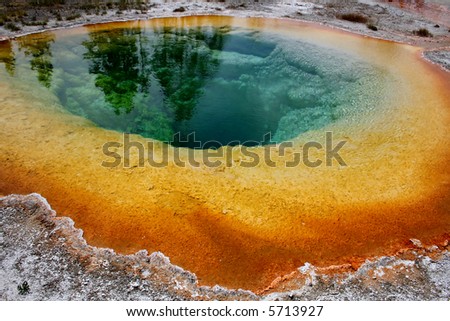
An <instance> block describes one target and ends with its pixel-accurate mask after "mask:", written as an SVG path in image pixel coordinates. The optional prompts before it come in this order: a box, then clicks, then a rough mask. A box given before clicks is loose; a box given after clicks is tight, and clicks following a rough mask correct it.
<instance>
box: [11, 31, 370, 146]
mask: <svg viewBox="0 0 450 321" xmlns="http://www.w3.org/2000/svg"><path fill="white" fill-rule="evenodd" d="M87 30H88V32H87V34H81V35H70V36H65V37H60V38H56V37H55V35H53V34H51V33H49V34H43V35H42V36H41V37H33V38H30V39H28V40H27V39H26V38H23V39H22V40H21V41H19V43H18V48H19V50H18V51H20V52H22V54H23V60H24V61H26V63H27V64H29V65H30V66H31V69H32V70H33V71H35V72H36V74H37V79H38V81H39V82H40V83H41V84H42V85H43V86H45V87H47V88H48V89H49V90H51V91H52V92H53V93H54V94H55V95H56V96H57V97H58V98H59V100H60V102H61V104H62V106H64V108H66V109H67V110H69V111H70V112H72V113H74V114H77V115H81V116H83V117H85V118H87V119H90V120H92V121H93V122H94V123H96V124H97V125H99V126H101V127H104V128H107V129H113V130H117V131H121V132H128V133H135V134H140V135H142V136H144V137H148V138H153V139H157V140H161V141H164V142H169V143H171V144H172V145H174V146H181V147H190V148H208V147H218V146H220V145H237V144H244V145H263V144H267V143H270V142H281V141H286V140H290V139H293V138H295V137H296V136H298V135H299V134H300V133H302V132H306V131H308V130H313V129H318V128H322V127H323V126H326V125H327V124H329V123H331V122H334V121H337V120H339V119H341V118H342V117H344V116H345V115H346V114H348V113H353V111H354V110H356V109H358V108H364V103H370V101H371V100H373V97H371V96H370V95H369V94H368V92H369V91H368V90H366V89H367V88H368V86H373V85H374V83H375V82H376V79H377V78H378V77H377V74H378V71H377V70H376V69H375V68H374V67H372V66H370V65H369V64H367V63H363V62H361V61H358V60H355V59H354V57H349V56H347V55H345V54H343V53H341V52H337V51H333V50H330V49H329V48H321V47H319V46H317V45H314V44H311V43H308V42H303V41H300V40H298V39H297V40H294V39H288V38H283V37H282V36H281V35H276V34H273V33H269V32H265V31H261V30H252V29H243V28H235V27H230V26H223V27H197V28H184V27H180V28H167V27H161V28H122V29H110V30H96V29H95V28H88V29H87ZM19 58H20V57H19ZM18 61H20V59H18ZM24 64H25V62H24ZM355 106H357V107H355ZM269 137H270V138H269Z"/></svg>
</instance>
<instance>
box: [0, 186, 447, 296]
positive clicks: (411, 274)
mask: <svg viewBox="0 0 450 321" xmlns="http://www.w3.org/2000/svg"><path fill="white" fill-rule="evenodd" d="M0 245H1V248H2V251H1V252H0V266H1V269H0V300H449V299H450V253H449V252H448V249H449V245H448V241H446V242H445V243H443V244H439V245H435V246H431V247H423V246H422V245H421V243H420V241H418V240H411V248H410V249H407V250H404V251H401V252H399V253H398V254H397V255H396V256H392V257H382V258H378V259H376V260H373V261H366V263H364V264H363V265H361V266H360V267H359V268H356V267H351V266H333V267H327V268H318V267H314V266H312V265H310V264H308V263H306V264H305V265H304V266H302V267H300V268H299V269H298V270H297V271H294V272H293V273H291V274H290V275H287V276H284V277H282V278H279V279H277V280H275V281H274V282H273V284H272V286H271V287H270V288H268V289H267V290H265V291H264V292H262V293H252V292H249V291H243V290H227V289H225V288H222V287H219V286H215V287H206V286H199V285H198V283H197V278H196V277H195V275H194V274H192V273H190V272H187V271H184V270H183V269H181V268H180V267H177V266H174V265H172V264H171V263H170V261H169V259H168V258H167V257H165V256H164V255H163V254H161V253H152V254H151V255H148V253H147V252H145V251H140V252H138V253H136V254H134V255H120V254H116V253H115V252H114V251H112V250H110V249H100V248H95V247H92V246H89V245H88V244H86V242H85V240H84V239H83V237H82V231H81V230H79V229H76V228H74V226H73V221H72V220H71V219H70V218H66V217H56V214H55V212H54V211H52V210H51V209H50V206H49V205H48V203H47V202H46V200H45V199H44V198H42V197H41V196H40V195H38V194H30V195H27V196H19V195H9V196H7V197H3V198H1V199H0ZM25 281H26V282H27V283H28V285H29V287H30V291H29V293H26V294H20V293H19V290H18V286H19V285H22V284H23V282H25Z"/></svg>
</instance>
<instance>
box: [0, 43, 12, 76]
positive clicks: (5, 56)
mask: <svg viewBox="0 0 450 321" xmlns="http://www.w3.org/2000/svg"><path fill="white" fill-rule="evenodd" d="M0 62H1V63H3V64H4V65H5V69H6V71H7V72H8V74H9V75H10V76H14V73H15V70H16V58H15V54H14V50H13V45H12V42H10V41H6V42H3V43H0Z"/></svg>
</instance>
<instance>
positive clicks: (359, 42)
mask: <svg viewBox="0 0 450 321" xmlns="http://www.w3.org/2000/svg"><path fill="white" fill-rule="evenodd" d="M180 23H182V24H184V25H199V24H203V25H218V26H222V25H224V24H234V25H241V26H248V27H252V28H263V29H266V30H271V31H274V32H278V33H282V34H285V35H286V36H290V37H299V38H301V39H303V40H304V41H309V42H312V43H316V44H319V45H322V46H325V47H330V48H334V49H338V50H342V51H345V52H348V53H350V54H352V55H355V56H358V57H359V58H362V59H367V60H368V61H371V62H372V63H373V64H374V65H377V66H379V67H380V68H383V69H384V70H385V72H386V74H387V75H389V77H387V79H389V80H387V81H390V82H391V84H389V86H388V88H390V92H389V93H386V99H385V101H383V102H380V104H383V106H376V108H375V110H374V111H373V112H371V113H367V114H361V115H358V116H357V117H356V119H352V120H346V121H340V122H337V123H335V124H332V125H329V126H328V127H326V128H324V129H321V130H320V131H311V132H308V133H305V134H302V135H300V136H299V137H297V138H296V139H295V147H294V149H293V150H292V151H301V146H302V145H303V144H304V143H305V142H307V141H309V140H312V139H314V140H318V141H319V142H323V141H324V137H325V131H332V132H333V135H334V139H335V140H336V141H339V140H346V141H347V144H346V145H345V146H344V147H343V149H342V152H341V155H342V157H343V158H344V159H345V160H346V163H347V165H348V166H347V167H340V166H337V165H336V164H335V166H332V167H326V166H321V167H317V168H308V167H306V166H303V165H301V166H298V167H295V168H285V167H283V166H282V160H281V156H279V155H278V154H277V153H276V152H275V151H273V152H272V157H273V159H274V160H275V161H277V162H278V166H277V167H275V168H271V167H268V166H265V165H263V164H262V165H259V166H257V167H255V168H242V167H239V166H235V167H232V168H218V169H211V168H208V167H207V166H204V165H202V166H200V167H199V168H192V167H186V168H180V167H177V166H176V165H175V164H173V163H172V162H171V163H170V164H169V166H167V167H164V168H154V167H151V166H150V165H148V164H146V165H145V166H144V167H139V166H136V167H130V168H123V167H116V168H105V167H102V166H101V163H102V161H103V160H108V158H107V157H106V156H105V155H103V153H102V146H103V144H104V143H105V142H107V141H118V142H120V141H122V136H121V133H118V132H114V131H109V130H105V129H102V128H98V127H96V126H95V125H93V124H92V123H91V122H89V121H88V120H85V119H82V118H80V117H77V116H74V115H72V114H70V113H68V112H66V111H64V110H63V109H62V107H61V106H60V105H59V103H58V101H57V99H56V98H55V97H53V96H51V95H50V94H49V93H45V92H44V91H42V90H40V89H39V88H30V87H28V86H26V85H25V84H23V85H21V84H17V83H8V82H6V81H4V78H0V106H1V109H0V139H1V144H0V164H1V165H0V194H4V195H6V194H9V193H31V192H37V193H40V194H42V195H43V196H44V197H45V198H47V200H48V201H49V203H50V204H51V206H52V207H53V208H54V209H55V210H56V211H57V213H58V215H60V216H69V217H71V218H72V219H73V220H74V221H75V226H76V227H78V228H81V229H83V231H84V236H85V238H86V239H87V241H88V243H90V244H91V245H94V246H99V247H109V248H113V249H114V250H116V251H118V252H120V253H133V252H136V251H138V250H141V249H147V250H148V251H149V252H152V251H161V252H163V253H164V254H165V255H167V256H169V258H170V260H171V261H172V262H173V263H175V264H177V265H179V266H181V267H182V268H184V269H187V270H189V271H192V272H194V273H195V274H196V275H197V276H198V278H199V282H200V284H202V285H214V284H219V285H222V286H225V287H229V288H243V289H251V290H256V291H258V290H262V289H264V288H265V287H267V286H268V285H269V284H270V283H271V282H272V281H273V280H274V279H275V278H276V277H278V276H281V275H284V274H287V273H289V272H291V271H293V270H295V269H296V268H298V267H299V266H301V265H303V264H304V263H305V262H310V263H312V264H315V265H319V266H326V265H331V264H340V263H347V262H352V261H355V260H361V259H365V258H368V257H372V256H378V255H384V254H389V253H393V252H394V251H396V250H398V249H401V248H403V247H405V246H406V245H407V244H408V240H409V239H411V238H417V239H420V240H422V241H423V242H425V243H427V242H428V243H429V242H433V241H435V240H438V239H442V238H446V237H447V238H448V234H449V233H450V167H449V166H448V165H449V160H450V148H449V147H450V97H449V95H448V93H449V92H450V76H449V74H448V73H445V72H443V71H441V70H440V69H438V68H437V67H435V66H432V65H431V64H428V63H426V62H425V61H423V60H422V59H421V57H420V49H419V48H414V47H410V46H406V45H401V44H396V43H392V42H388V41H382V40H375V39H370V38H364V37H361V36H356V35H351V34H348V33H345V32H342V31H336V30H330V29H326V28H324V27H317V26H315V25H311V24H303V23H299V22H293V21H283V20H270V19H238V18H230V17H192V18H184V19H166V20H164V19H158V20H151V21H147V22H132V23H128V24H111V25H102V26H91V27H88V28H78V29H71V30H66V31H58V32H56V34H57V35H58V36H61V37H63V36H67V35H70V34H73V33H82V32H86V31H87V30H88V29H92V28H113V27H117V26H124V25H133V24H141V25H148V26H152V25H155V24H167V25H174V24H180ZM132 139H133V140H134V141H140V142H142V143H144V144H145V143H146V142H148V141H149V139H145V138H142V137H140V136H137V135H133V136H132ZM159 150H160V149H159ZM171 150H172V151H173V149H171ZM119 152H120V150H119ZM254 152H256V153H258V154H259V155H262V153H263V148H261V147H256V148H254ZM157 153H158V152H157ZM181 154H182V156H183V157H186V154H187V151H186V150H185V149H182V150H181ZM200 154H201V151H197V152H196V157H197V158H198V159H200V156H201V155H200ZM232 154H233V158H234V163H235V164H238V163H239V159H241V160H242V159H243V158H244V156H243V155H241V154H240V152H239V151H234V152H233V153H232ZM136 156H137V155H136V150H134V152H133V153H132V155H131V157H130V162H131V164H132V165H133V166H134V165H137V157H136ZM315 156H317V157H323V153H322V152H320V151H319V152H317V154H316V155H315Z"/></svg>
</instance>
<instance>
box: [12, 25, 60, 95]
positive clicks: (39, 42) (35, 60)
mask: <svg viewBox="0 0 450 321" xmlns="http://www.w3.org/2000/svg"><path fill="white" fill-rule="evenodd" d="M54 41H55V36H54V35H53V34H52V33H45V34H41V35H39V36H36V37H31V38H29V37H20V38H18V40H17V42H18V44H19V50H23V51H24V53H25V55H26V56H27V57H29V58H30V65H31V70H34V71H36V73H37V79H38V80H39V82H40V83H41V84H42V85H44V86H45V87H47V88H50V85H51V82H52V74H53V64H52V50H51V44H52V43H53V42H54Z"/></svg>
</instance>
